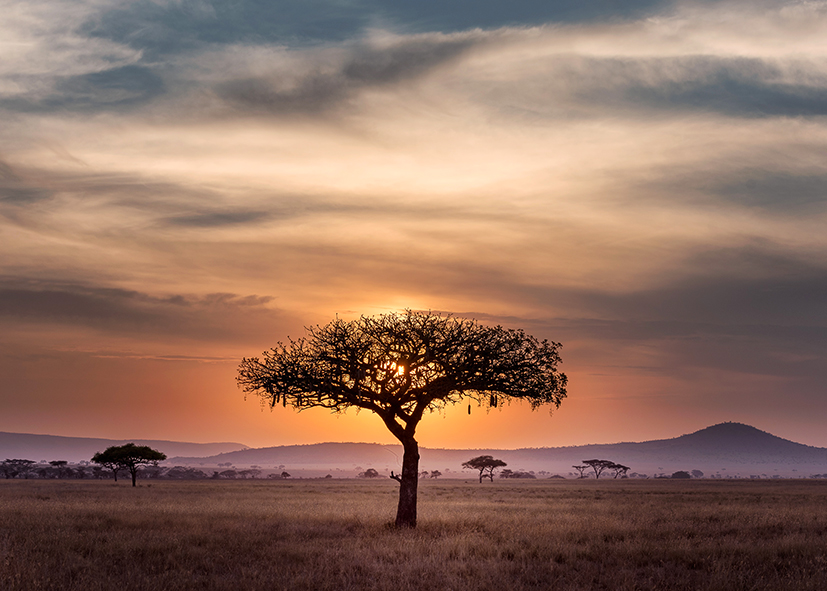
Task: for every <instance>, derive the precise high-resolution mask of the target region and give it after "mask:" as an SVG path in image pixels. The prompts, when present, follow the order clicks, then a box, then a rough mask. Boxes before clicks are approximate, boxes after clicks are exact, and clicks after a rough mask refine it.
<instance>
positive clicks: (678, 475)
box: [670, 470, 692, 479]
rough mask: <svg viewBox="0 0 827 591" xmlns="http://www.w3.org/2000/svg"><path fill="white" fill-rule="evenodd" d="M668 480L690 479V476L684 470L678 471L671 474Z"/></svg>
mask: <svg viewBox="0 0 827 591" xmlns="http://www.w3.org/2000/svg"><path fill="white" fill-rule="evenodd" d="M670 478H678V479H686V478H692V476H691V475H690V474H689V472H686V471H684V470H678V471H677V472H672V476H671V477H670Z"/></svg>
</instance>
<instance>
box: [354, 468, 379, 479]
mask: <svg viewBox="0 0 827 591" xmlns="http://www.w3.org/2000/svg"><path fill="white" fill-rule="evenodd" d="M358 476H359V478H379V476H380V474H379V472H377V471H376V470H374V469H373V468H368V469H367V470H365V471H364V472H359V475H358Z"/></svg>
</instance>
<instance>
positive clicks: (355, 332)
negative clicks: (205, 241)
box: [237, 310, 567, 527]
mask: <svg viewBox="0 0 827 591" xmlns="http://www.w3.org/2000/svg"><path fill="white" fill-rule="evenodd" d="M307 330H308V336H307V337H306V338H300V339H298V340H292V339H291V340H290V341H289V343H288V344H283V343H278V345H277V346H276V347H275V348H273V349H271V350H269V351H265V352H264V354H263V357H262V358H261V359H259V358H257V357H253V358H249V359H247V358H245V359H242V361H241V364H240V365H239V368H238V378H237V380H238V384H239V386H240V387H241V388H242V389H243V390H244V392H245V393H252V394H255V395H257V396H259V397H260V398H261V399H262V400H263V401H264V402H266V403H267V404H269V405H270V406H271V407H273V406H275V405H277V404H282V405H284V406H287V405H288V404H289V405H291V406H292V407H293V408H295V409H297V410H304V409H307V408H314V407H320V408H327V409H330V410H332V411H334V412H342V411H344V410H346V409H348V408H360V409H366V410H369V411H371V412H374V413H376V414H377V415H378V416H379V418H381V419H382V421H383V422H384V424H385V426H386V427H387V428H388V430H389V431H390V432H391V433H392V434H393V435H394V437H396V438H397V439H398V440H399V441H400V442H401V443H402V446H403V449H404V454H403V459H402V473H401V474H399V475H397V474H394V473H393V472H391V478H394V479H395V480H397V481H398V482H399V483H400V489H399V505H398V509H397V518H396V524H397V525H398V526H407V527H414V526H415V525H416V500H417V481H418V476H419V447H418V443H417V441H416V437H415V435H416V428H417V425H418V424H419V422H420V420H421V419H422V417H423V415H424V413H425V412H432V411H436V410H440V409H443V408H445V407H446V406H449V405H453V404H458V403H460V402H462V401H463V400H468V399H470V400H474V401H476V402H477V403H478V404H480V405H483V406H488V407H496V406H498V405H499V404H500V403H501V402H508V401H510V400H512V399H516V400H525V401H527V402H528V403H529V404H530V405H531V408H532V409H535V408H537V407H539V406H540V405H543V404H550V405H553V406H554V407H557V406H559V405H560V403H561V401H562V400H563V399H564V398H565V396H566V382H567V380H566V376H565V374H563V373H560V372H558V370H557V365H558V364H559V363H560V361H561V360H560V355H559V349H560V344H559V343H554V342H549V341H538V340H537V339H536V338H534V337H533V336H530V335H526V334H525V333H524V332H523V331H522V330H515V329H505V328H503V327H501V326H496V327H491V326H485V325H482V324H479V323H477V322H476V321H474V320H463V319H458V318H454V317H451V316H440V315H439V314H433V313H430V312H428V313H419V312H413V311H410V310H409V311H407V312H406V313H404V314H386V315H381V316H376V317H365V316H363V317H361V318H359V319H358V320H353V321H344V320H341V319H338V318H337V319H336V320H334V321H332V322H330V323H329V324H327V325H325V326H315V327H310V328H308V329H307Z"/></svg>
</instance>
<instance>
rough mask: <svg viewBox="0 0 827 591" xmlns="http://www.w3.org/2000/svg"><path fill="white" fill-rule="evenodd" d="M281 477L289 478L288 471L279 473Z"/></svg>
mask: <svg viewBox="0 0 827 591" xmlns="http://www.w3.org/2000/svg"><path fill="white" fill-rule="evenodd" d="M281 477H282V478H290V472H288V471H287V470H285V471H284V472H282V473H281Z"/></svg>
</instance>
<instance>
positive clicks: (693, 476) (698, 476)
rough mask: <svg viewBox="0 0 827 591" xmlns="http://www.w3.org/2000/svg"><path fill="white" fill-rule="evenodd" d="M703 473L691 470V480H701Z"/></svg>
mask: <svg viewBox="0 0 827 591" xmlns="http://www.w3.org/2000/svg"><path fill="white" fill-rule="evenodd" d="M703 477H704V473H703V472H701V471H700V470H692V478H703Z"/></svg>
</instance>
